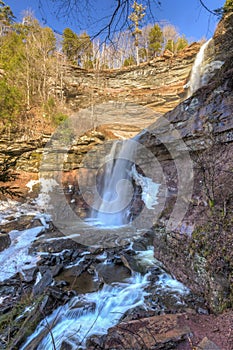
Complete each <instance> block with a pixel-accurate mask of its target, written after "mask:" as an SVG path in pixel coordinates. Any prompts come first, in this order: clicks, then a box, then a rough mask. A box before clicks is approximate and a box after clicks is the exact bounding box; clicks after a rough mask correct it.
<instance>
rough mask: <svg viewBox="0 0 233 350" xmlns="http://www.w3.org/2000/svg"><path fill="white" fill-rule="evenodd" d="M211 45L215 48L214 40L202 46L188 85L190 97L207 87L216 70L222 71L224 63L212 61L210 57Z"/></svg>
mask: <svg viewBox="0 0 233 350" xmlns="http://www.w3.org/2000/svg"><path fill="white" fill-rule="evenodd" d="M211 45H213V46H214V40H213V39H212V38H211V39H209V40H208V41H206V42H205V43H204V44H203V45H202V46H201V48H200V50H199V52H198V54H197V56H196V59H195V61H194V64H193V67H192V71H191V76H190V80H189V83H188V84H187V85H186V87H188V88H189V94H188V96H191V95H192V94H193V93H194V92H195V91H197V90H198V89H199V88H200V87H202V86H204V85H206V84H207V83H208V82H209V80H210V79H211V78H212V77H213V75H214V74H215V72H216V70H218V69H220V68H221V66H222V65H223V63H224V62H223V61H219V60H212V59H211V57H208V52H207V51H208V49H209V48H210V47H211Z"/></svg>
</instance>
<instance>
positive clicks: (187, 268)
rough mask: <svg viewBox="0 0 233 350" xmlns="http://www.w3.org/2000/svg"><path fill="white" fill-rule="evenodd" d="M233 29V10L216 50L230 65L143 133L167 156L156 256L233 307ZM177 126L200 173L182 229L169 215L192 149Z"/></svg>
mask: <svg viewBox="0 0 233 350" xmlns="http://www.w3.org/2000/svg"><path fill="white" fill-rule="evenodd" d="M232 28H233V14H229V15H227V16H226V18H225V19H224V20H222V21H221V22H220V25H219V26H218V29H217V32H216V33H217V34H215V37H214V42H215V40H216V45H215V50H216V51H215V52H216V54H217V56H218V57H219V58H221V60H222V59H224V62H225V63H224V64H223V66H222V68H221V69H220V70H218V71H217V73H215V75H214V77H213V78H212V79H211V80H210V81H209V83H208V85H206V86H203V87H202V88H200V89H199V90H198V91H196V92H195V93H194V94H193V96H191V97H190V98H188V99H187V100H185V101H184V102H182V103H181V104H180V105H178V106H177V107H176V108H175V109H174V110H173V111H170V112H168V113H167V114H165V116H164V117H165V118H166V120H167V121H168V123H167V125H166V126H165V127H164V125H162V127H160V126H159V125H158V123H155V125H154V127H153V126H152V127H151V129H150V130H149V131H148V132H147V133H144V134H143V135H142V137H141V139H140V142H142V143H143V144H144V145H145V146H146V147H148V149H149V150H150V151H151V152H152V153H153V155H154V157H155V158H156V159H157V160H159V162H160V164H161V166H162V168H163V171H164V175H165V177H166V185H167V189H168V191H167V193H168V196H167V201H166V204H165V209H164V210H163V212H162V213H161V215H160V218H159V220H158V221H157V223H156V225H155V229H154V231H155V241H154V248H155V257H156V258H158V259H159V260H160V261H162V262H163V263H164V264H165V266H166V268H167V269H168V270H169V271H171V272H172V273H173V274H174V275H175V276H176V277H177V278H178V279H179V280H181V281H182V282H184V283H185V284H186V285H188V286H190V287H191V288H192V289H193V290H195V291H196V292H199V293H201V294H202V295H203V296H204V297H205V299H206V300H207V302H208V305H209V307H210V309H212V310H214V311H215V312H221V311H222V310H223V309H225V308H227V307H232V305H233V289H232V276H233V265H232V261H233V256H232V238H233V237H232V219H233V218H232V209H233V198H232V192H233V173H232V169H233V162H232V157H231V154H232V151H233V142H232V141H233V118H232V108H233V97H232V96H233V94H232V89H233V85H232V72H233V64H232V62H233V61H232V49H230V48H229V39H230V38H231V41H232V39H233V31H232ZM173 128H174V129H175V130H178V131H179V134H180V136H181V138H182V140H183V141H184V143H185V146H186V147H187V148H186V150H187V152H188V154H189V156H190V159H191V161H192V162H193V172H194V178H193V189H192V187H191V186H190V188H189V194H192V198H191V201H190V205H189V208H188V209H187V212H186V214H185V217H184V219H183V221H182V222H181V223H180V225H178V226H177V227H176V229H173V230H170V229H169V228H168V220H169V216H170V215H171V214H172V210H173V208H174V206H175V205H176V204H177V202H178V201H179V200H180V198H179V190H180V188H179V186H182V176H183V177H187V178H188V177H189V175H190V174H189V173H187V172H188V170H187V169H186V168H185V167H186V164H185V163H183V165H184V168H183V169H182V170H181V169H179V165H178V166H177V164H179V163H178V162H177V159H181V158H182V155H183V153H184V149H182V148H180V143H177V142H174V139H172V137H171V135H172V133H171V132H172V131H171V130H172V129H173ZM161 135H163V137H162V138H161ZM166 135H167V138H166ZM161 139H162V140H166V142H165V143H164V142H162V141H161ZM169 150H170V151H171V150H172V153H171V152H169ZM174 154H175V156H174ZM181 164H182V163H181ZM185 195H187V193H185ZM182 200H183V201H185V200H187V197H184V198H182ZM174 203H175V204H174Z"/></svg>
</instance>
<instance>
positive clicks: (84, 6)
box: [38, 0, 224, 41]
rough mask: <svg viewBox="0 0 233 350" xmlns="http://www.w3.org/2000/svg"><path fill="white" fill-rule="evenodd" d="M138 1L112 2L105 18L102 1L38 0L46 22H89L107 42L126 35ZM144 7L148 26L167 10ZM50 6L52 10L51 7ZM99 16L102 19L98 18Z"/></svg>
mask: <svg viewBox="0 0 233 350" xmlns="http://www.w3.org/2000/svg"><path fill="white" fill-rule="evenodd" d="M133 3H134V0H115V1H113V0H112V1H109V11H108V12H106V13H108V14H107V15H101V14H100V13H101V11H100V8H102V5H103V4H102V1H101V0H97V1H94V0H49V1H44V0H38V4H39V7H40V9H41V13H42V16H43V19H44V21H45V22H46V11H48V10H49V11H50V12H52V13H53V14H54V15H55V16H56V17H57V18H62V19H64V18H66V19H67V18H69V20H70V21H72V22H75V24H76V25H77V24H78V25H79V26H80V29H82V30H83V29H86V22H87V21H88V20H89V23H90V24H92V25H93V24H94V26H95V27H96V28H98V29H97V30H96V31H95V33H94V35H93V37H92V38H94V37H98V36H100V35H101V36H102V37H104V38H105V39H104V40H106V41H108V40H110V41H111V39H112V36H113V34H114V33H117V32H119V31H123V30H125V29H126V28H128V27H129V15H130V13H131V8H132V5H133ZM199 3H200V6H201V7H203V8H204V9H205V10H206V11H208V12H209V13H210V14H211V15H215V16H220V15H221V14H222V11H221V10H222V9H223V8H224V6H223V7H222V8H221V9H217V10H215V9H210V8H209V7H208V6H207V5H206V3H205V0H199ZM141 4H142V5H143V7H146V9H147V11H146V22H147V23H154V22H156V9H158V8H159V7H162V6H163V0H161V1H160V0H142V1H141ZM49 5H50V6H49ZM98 14H99V15H98Z"/></svg>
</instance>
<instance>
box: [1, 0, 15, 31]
mask: <svg viewBox="0 0 233 350" xmlns="http://www.w3.org/2000/svg"><path fill="white" fill-rule="evenodd" d="M14 20H15V16H14V14H13V12H12V10H11V8H10V6H8V5H6V4H5V3H4V1H2V0H0V23H2V24H4V25H10V24H12V23H13V22H14Z"/></svg>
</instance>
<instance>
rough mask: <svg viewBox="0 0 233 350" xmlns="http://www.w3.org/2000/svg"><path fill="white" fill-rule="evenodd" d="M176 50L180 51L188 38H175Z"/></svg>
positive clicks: (186, 44)
mask: <svg viewBox="0 0 233 350" xmlns="http://www.w3.org/2000/svg"><path fill="white" fill-rule="evenodd" d="M175 46H176V52H180V51H182V50H183V49H184V48H185V47H187V46H188V40H187V39H186V38H185V36H184V35H183V36H181V37H179V38H178V39H177V42H176V45H175Z"/></svg>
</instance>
